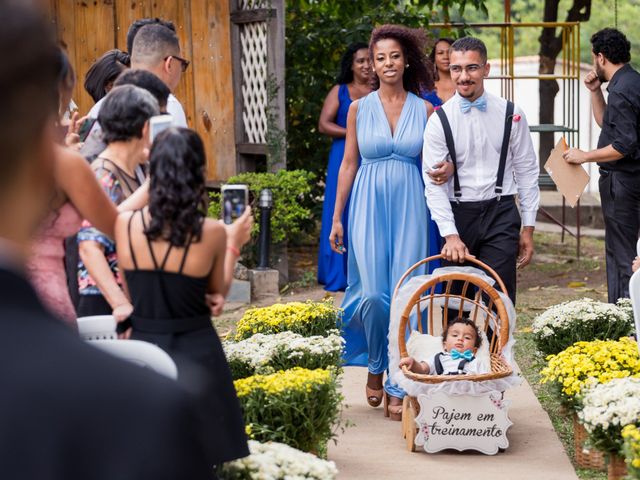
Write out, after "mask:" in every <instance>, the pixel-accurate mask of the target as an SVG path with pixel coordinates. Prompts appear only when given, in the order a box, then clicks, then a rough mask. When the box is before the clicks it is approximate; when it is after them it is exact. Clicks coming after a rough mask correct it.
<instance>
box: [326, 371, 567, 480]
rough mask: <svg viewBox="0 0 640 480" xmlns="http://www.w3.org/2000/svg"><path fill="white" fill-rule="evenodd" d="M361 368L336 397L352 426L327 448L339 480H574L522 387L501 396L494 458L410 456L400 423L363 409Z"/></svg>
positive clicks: (542, 413) (541, 414)
mask: <svg viewBox="0 0 640 480" xmlns="http://www.w3.org/2000/svg"><path fill="white" fill-rule="evenodd" d="M366 376H367V375H366V370H365V369H364V368H357V367H348V368H345V373H344V377H343V382H342V383H343V385H342V391H343V394H344V396H345V403H346V404H347V405H348V407H347V408H345V409H344V411H343V417H344V418H345V419H347V420H348V421H350V422H351V423H354V424H355V426H351V427H348V428H347V429H346V430H345V431H344V432H343V433H341V434H340V435H339V436H338V444H337V445H334V444H333V442H332V443H331V444H330V446H329V459H330V460H333V461H335V462H336V464H337V466H338V469H339V470H340V475H339V476H338V478H339V479H341V480H343V479H344V480H358V479H367V480H372V479H391V480H395V479H399V480H412V479H424V480H449V479H451V480H453V479H455V480H459V479H469V480H483V479H487V480H498V479H518V480H528V479H531V480H577V479H578V477H577V475H576V473H575V471H574V469H573V466H572V465H571V462H570V460H569V458H568V457H567V455H566V453H565V451H564V448H563V446H562V443H561V442H560V440H559V439H558V437H557V435H556V433H555V431H554V429H553V427H552V425H551V421H550V420H549V417H548V416H547V414H546V412H545V411H544V410H543V409H542V407H541V405H540V403H539V402H538V400H537V399H536V396H535V395H534V393H533V391H532V390H531V387H530V386H529V384H528V383H526V382H523V384H522V385H521V386H519V387H517V388H515V389H512V390H511V391H509V392H507V394H506V397H507V398H510V399H512V404H511V407H510V410H509V417H510V418H511V421H512V422H513V426H512V427H511V428H510V429H509V432H508V434H507V436H508V438H509V448H508V449H507V450H506V451H505V452H501V453H498V454H497V455H495V456H487V455H483V454H479V453H474V452H464V453H457V452H451V453H450V452H440V453H436V454H429V453H425V452H424V451H423V450H418V451H417V452H415V453H410V452H409V451H407V449H406V444H405V440H404V439H403V438H402V433H401V430H400V422H392V421H391V420H389V419H387V418H384V415H383V413H382V407H379V408H376V409H373V408H371V407H369V406H368V405H367V403H366V399H365V393H364V384H365V380H366Z"/></svg>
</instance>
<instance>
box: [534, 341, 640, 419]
mask: <svg viewBox="0 0 640 480" xmlns="http://www.w3.org/2000/svg"><path fill="white" fill-rule="evenodd" d="M547 361H548V364H547V366H546V367H545V368H544V369H543V370H542V372H540V373H541V377H542V378H541V382H542V383H547V382H553V383H554V384H555V385H556V386H557V387H558V390H559V393H560V399H561V401H562V402H563V403H564V404H565V405H566V406H569V407H572V408H575V407H576V406H577V405H578V399H577V396H578V395H579V394H580V393H581V392H582V391H583V390H584V389H585V388H586V387H589V386H592V385H595V384H598V383H607V382H609V381H611V380H613V379H615V378H624V377H638V376H640V358H639V356H638V345H637V344H636V342H635V341H634V340H632V339H630V338H628V337H624V338H621V339H620V340H618V341H614V340H607V341H604V340H596V341H593V342H577V343H575V344H574V345H572V346H570V347H569V348H567V349H565V350H563V351H562V352H560V353H558V354H557V355H549V356H548V357H547Z"/></svg>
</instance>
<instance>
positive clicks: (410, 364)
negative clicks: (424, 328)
mask: <svg viewBox="0 0 640 480" xmlns="http://www.w3.org/2000/svg"><path fill="white" fill-rule="evenodd" d="M481 344H482V336H481V335H480V331H479V330H478V327H477V325H476V324H475V323H474V322H473V321H471V320H470V319H469V318H466V317H458V318H456V319H455V320H453V321H452V322H450V323H449V324H448V325H447V327H446V328H445V330H444V332H442V346H443V347H444V352H439V353H436V354H435V355H434V356H433V357H431V358H430V359H428V360H427V361H424V362H423V361H419V360H417V359H416V358H414V357H405V358H403V359H401V360H400V368H402V367H403V366H406V367H407V368H408V369H409V370H410V371H412V372H414V373H422V374H425V375H464V374H467V373H483V372H480V370H481V368H479V362H478V361H477V359H476V357H475V355H476V352H477V351H478V348H479V347H480V345H481Z"/></svg>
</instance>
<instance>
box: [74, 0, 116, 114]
mask: <svg viewBox="0 0 640 480" xmlns="http://www.w3.org/2000/svg"><path fill="white" fill-rule="evenodd" d="M74 7H75V8H74V22H75V35H74V38H73V39H72V44H70V47H71V45H73V49H74V50H75V62H74V64H73V66H74V68H75V69H76V75H77V78H78V81H77V82H76V89H75V92H74V97H73V99H74V100H75V102H76V103H77V104H78V107H79V111H80V112H81V114H84V113H86V112H88V111H89V109H90V108H91V107H92V106H93V99H92V98H91V97H90V96H89V94H88V93H87V92H86V91H85V89H84V86H83V85H84V77H85V75H86V73H87V71H88V70H89V67H91V65H93V63H94V62H95V61H96V59H97V58H98V57H100V55H102V54H103V53H104V52H106V51H107V50H110V49H112V48H113V45H114V43H115V25H114V8H115V5H114V3H113V2H112V1H110V0H101V1H94V2H86V1H76V2H75V5H74Z"/></svg>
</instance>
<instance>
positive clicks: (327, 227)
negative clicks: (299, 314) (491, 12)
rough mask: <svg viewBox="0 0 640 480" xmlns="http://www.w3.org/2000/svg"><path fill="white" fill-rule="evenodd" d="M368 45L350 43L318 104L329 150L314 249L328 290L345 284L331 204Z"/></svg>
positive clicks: (363, 80)
mask: <svg viewBox="0 0 640 480" xmlns="http://www.w3.org/2000/svg"><path fill="white" fill-rule="evenodd" d="M370 73H371V64H370V62H369V48H368V46H367V44H366V43H360V42H356V43H352V44H351V45H349V46H348V47H347V51H346V52H345V53H344V55H343V56H342V60H341V62H340V74H339V75H338V78H337V79H336V82H337V85H335V86H334V87H333V88H332V89H331V91H330V92H329V94H328V95H327V98H325V100H324V105H322V111H321V112H320V120H319V121H318V130H319V131H320V133H324V134H325V135H328V136H330V137H333V142H331V150H330V151H329V164H328V166H327V177H326V180H325V191H324V203H323V205H322V228H321V230H320V245H319V249H318V283H320V284H322V285H324V289H325V290H327V291H329V292H337V291H344V289H345V288H347V258H348V256H347V255H340V254H338V253H336V252H334V251H333V250H332V249H331V245H329V233H330V232H331V225H332V221H331V220H332V218H333V207H334V205H335V203H336V189H337V187H338V171H339V170H340V165H341V164H342V157H343V156H344V137H345V135H346V133H347V112H348V111H349V105H351V102H352V101H353V100H357V99H358V98H361V97H363V96H365V95H366V94H368V93H369V92H371V86H370V84H369V74H370ZM348 205H349V202H348V200H347V206H346V207H345V209H344V213H343V214H342V224H343V225H344V227H345V232H344V237H345V243H346V241H347V240H346V239H347V238H348V235H347V229H346V227H347V225H348V212H349V207H348Z"/></svg>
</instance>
